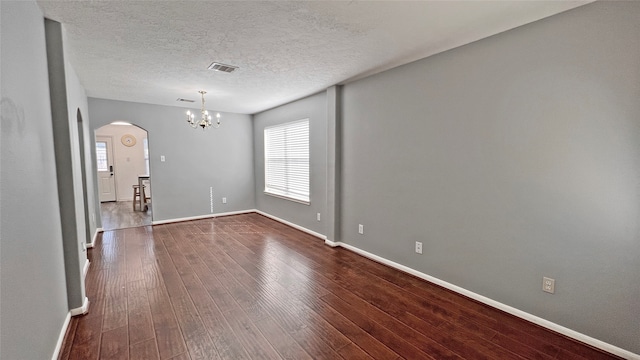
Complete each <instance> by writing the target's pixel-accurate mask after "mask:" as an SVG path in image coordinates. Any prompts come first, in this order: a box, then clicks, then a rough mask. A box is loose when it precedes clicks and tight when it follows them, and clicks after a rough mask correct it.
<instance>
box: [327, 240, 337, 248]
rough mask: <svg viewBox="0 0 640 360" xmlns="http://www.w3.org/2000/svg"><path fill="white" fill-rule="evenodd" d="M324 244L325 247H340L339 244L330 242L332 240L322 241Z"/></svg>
mask: <svg viewBox="0 0 640 360" xmlns="http://www.w3.org/2000/svg"><path fill="white" fill-rule="evenodd" d="M324 244H325V245H329V246H331V247H338V246H340V242H336V241H332V240H329V239H325V240H324Z"/></svg>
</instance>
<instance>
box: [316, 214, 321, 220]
mask: <svg viewBox="0 0 640 360" xmlns="http://www.w3.org/2000/svg"><path fill="white" fill-rule="evenodd" d="M316 218H317V219H318V221H320V213H318V215H317V216H316Z"/></svg>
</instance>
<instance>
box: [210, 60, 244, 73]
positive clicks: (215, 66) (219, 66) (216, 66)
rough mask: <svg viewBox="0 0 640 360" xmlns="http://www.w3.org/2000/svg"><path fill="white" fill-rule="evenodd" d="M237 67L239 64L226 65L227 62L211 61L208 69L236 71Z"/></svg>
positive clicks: (227, 71)
mask: <svg viewBox="0 0 640 360" xmlns="http://www.w3.org/2000/svg"><path fill="white" fill-rule="evenodd" d="M237 68H238V67H237V66H233V65H225V64H220V63H217V62H214V63H211V65H209V67H208V68H207V69H209V70H215V71H222V72H226V73H230V72H234V71H235V70H236V69H237Z"/></svg>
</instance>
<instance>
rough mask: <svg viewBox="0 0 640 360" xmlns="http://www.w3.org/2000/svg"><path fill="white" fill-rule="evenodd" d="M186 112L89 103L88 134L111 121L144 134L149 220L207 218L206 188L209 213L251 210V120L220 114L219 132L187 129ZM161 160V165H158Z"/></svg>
mask: <svg viewBox="0 0 640 360" xmlns="http://www.w3.org/2000/svg"><path fill="white" fill-rule="evenodd" d="M209 101H210V102H215V99H213V100H211V99H209ZM198 107H199V106H198V105H194V108H193V109H197V108H198ZM193 109H192V110H193ZM186 110H187V109H185V108H180V107H169V106H159V105H150V104H141V103H132V102H124V101H113V100H104V99H95V98H89V115H90V118H91V129H92V132H93V131H95V129H97V128H99V127H101V126H104V125H106V124H109V123H111V122H113V121H127V122H129V123H132V124H134V125H137V126H139V127H141V128H143V129H145V130H147V132H148V139H149V157H150V161H149V165H150V175H151V186H152V188H153V193H152V200H151V201H152V203H153V220H154V221H161V220H170V219H179V218H185V217H192V216H200V215H207V214H210V213H211V211H210V197H209V188H210V187H213V192H214V205H213V213H224V212H229V211H239V210H249V209H254V208H255V203H254V193H253V189H254V182H253V145H252V141H253V138H252V136H253V132H252V123H251V116H250V115H241V114H232V113H222V126H221V127H220V128H219V129H208V130H206V131H202V130H201V129H192V128H190V127H189V126H188V125H187V123H186V115H185V113H186ZM209 110H210V111H211V110H214V109H209ZM114 141H120V140H119V139H114ZM93 147H95V146H93ZM161 155H164V156H165V159H166V161H165V162H161V161H160V156H161ZM92 158H93V159H95V149H94V148H92ZM116 171H117V169H116ZM131 185H133V184H131ZM97 190H98V189H97V188H96V189H95V191H96V192H95V194H94V197H95V199H98V194H97ZM222 197H226V198H227V204H223V203H222Z"/></svg>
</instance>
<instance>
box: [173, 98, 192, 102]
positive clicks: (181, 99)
mask: <svg viewBox="0 0 640 360" xmlns="http://www.w3.org/2000/svg"><path fill="white" fill-rule="evenodd" d="M176 101H182V102H196V101H195V100H191V99H183V98H177V99H176Z"/></svg>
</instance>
